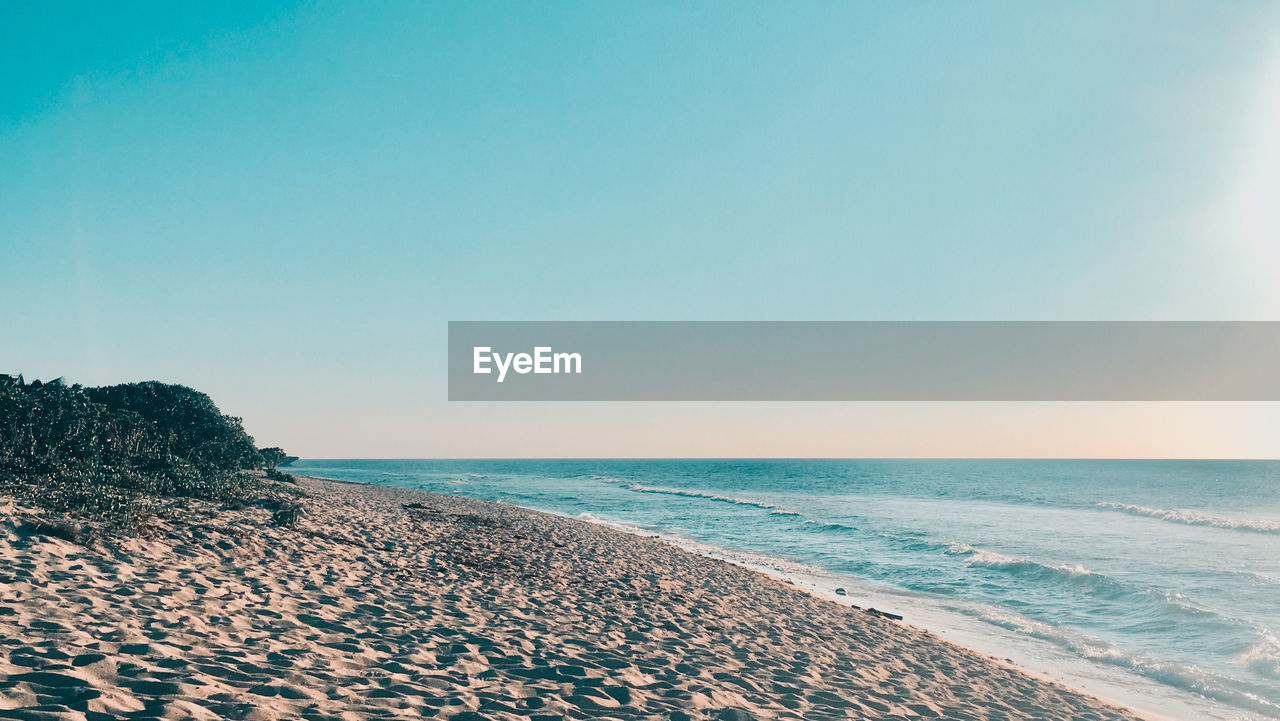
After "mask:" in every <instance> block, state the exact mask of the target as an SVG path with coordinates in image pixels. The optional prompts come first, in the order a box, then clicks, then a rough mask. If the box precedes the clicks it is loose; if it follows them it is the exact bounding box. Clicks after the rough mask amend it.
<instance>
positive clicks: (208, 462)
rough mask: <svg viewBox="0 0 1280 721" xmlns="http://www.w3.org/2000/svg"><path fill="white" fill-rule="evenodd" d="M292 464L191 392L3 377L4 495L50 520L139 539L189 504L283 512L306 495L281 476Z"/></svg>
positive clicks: (165, 386) (0, 463) (0, 447)
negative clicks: (137, 534)
mask: <svg viewBox="0 0 1280 721" xmlns="http://www.w3.org/2000/svg"><path fill="white" fill-rule="evenodd" d="M289 458H290V457H289V456H288V455H287V454H285V453H284V451H283V450H281V449H279V448H269V449H265V452H264V450H263V449H259V448H258V447H257V446H256V445H255V444H254V441H253V438H251V437H250V436H249V434H248V433H246V432H245V430H244V426H243V425H242V423H241V420H240V419H239V418H235V417H233V416H229V415H226V414H224V413H222V412H221V411H220V410H219V409H218V407H217V406H216V405H215V404H214V402H213V400H212V399H211V398H209V396H208V395H206V394H204V393H201V392H199V391H196V390H194V389H192V388H188V387H186V386H182V385H175V384H170V383H160V382H156V381H148V382H143V383H127V384H121V385H112V386H103V387H84V386H81V385H78V384H77V385H68V384H66V383H64V382H63V381H62V380H61V379H57V380H53V381H49V382H41V381H39V380H33V381H30V382H28V381H26V380H25V379H24V378H23V377H22V376H21V375H17V376H11V375H0V494H4V495H9V496H12V497H14V498H15V499H16V500H18V501H19V502H21V503H24V504H30V505H33V506H37V507H39V508H42V509H45V510H47V511H51V512H55V513H62V514H68V515H70V516H74V517H79V518H84V519H89V520H93V521H97V522H99V523H100V524H103V525H105V526H107V527H110V528H113V529H133V530H137V529H139V528H140V527H141V526H143V525H145V523H146V522H147V521H148V520H149V519H152V518H154V517H156V516H157V515H158V514H159V515H160V516H161V517H174V516H175V515H180V514H181V511H182V505H181V504H180V503H177V504H176V505H175V503H176V501H178V500H181V499H200V500H204V501H212V502H215V503H221V504H231V503H235V504H240V505H242V506H246V507H247V506H253V505H259V506H262V505H264V504H266V503H272V504H278V503H279V502H280V501H279V500H278V499H280V498H289V499H296V498H297V497H298V496H299V495H300V491H299V490H298V489H297V487H296V486H292V485H290V486H287V487H286V486H285V485H284V484H281V483H279V481H280V480H285V479H286V478H285V474H281V473H279V472H278V471H276V470H275V469H276V466H278V465H281V464H282V463H286V462H288V459H289ZM263 471H269V472H270V473H271V474H272V476H273V477H272V478H268V477H266V476H265V475H264V474H263ZM289 480H291V479H289ZM290 502H296V500H291V501H290ZM161 510H164V512H163V513H161V512H160V511H161ZM299 515H300V512H299Z"/></svg>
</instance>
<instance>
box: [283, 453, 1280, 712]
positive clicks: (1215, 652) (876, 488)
mask: <svg viewBox="0 0 1280 721" xmlns="http://www.w3.org/2000/svg"><path fill="white" fill-rule="evenodd" d="M287 470H289V471H290V472H294V473H300V474H307V475H315V476H321V477H326V478H334V479H339V480H345V481H355V482H363V483H373V484H383V485H392V486H403V487H407V488H417V489H423V490H427V491H433V492H436V493H446V494H454V495H460V496H467V497H471V498H478V499H483V500H487V501H501V502H503V503H510V504H514V505H517V506H523V507H526V508H532V509H537V510H541V511H547V512H550V513H554V514H560V515H564V516H569V517H573V518H578V519H581V520H584V521H588V522H592V523H601V524H607V525H611V526H614V527H616V528H619V529H621V530H624V531H627V532H631V533H637V534H643V535H648V536H658V537H661V538H663V539H665V540H667V541H669V542H671V543H674V544H677V545H680V546H683V547H685V548H687V549H689V550H692V551H695V552H698V553H703V554H706V555H710V556H713V557H717V558H722V559H725V560H728V561H731V562H734V563H738V564H741V565H745V566H748V567H751V568H754V569H757V570H760V571H762V572H765V573H769V574H772V575H774V576H777V577H778V578H780V579H783V580H784V581H787V582H791V583H793V584H795V585H796V586H797V587H799V588H801V589H803V590H806V591H808V592H811V593H814V594H817V595H820V596H824V597H827V598H830V599H832V600H833V601H834V602H838V603H849V604H855V605H859V606H862V607H874V608H876V609H879V610H882V611H887V612H890V613H895V614H900V615H902V616H904V621H903V622H904V623H908V624H911V625H914V626H918V627H921V628H925V629H927V630H929V631H930V632H931V633H935V634H937V635H939V636H942V637H944V638H947V639H949V640H953V641H955V642H957V643H960V644H963V645H966V646H968V647H970V648H973V649H975V650H977V651H980V652H982V653H985V654H989V655H992V656H995V657H997V658H999V659H1007V660H1009V661H1012V662H1013V663H1015V664H1017V665H1018V666H1020V667H1022V668H1024V669H1026V670H1027V671H1029V672H1031V673H1033V674H1037V675H1041V676H1045V677H1049V678H1052V679H1055V680H1058V681H1061V682H1063V683H1065V684H1067V685H1069V686H1072V687H1074V688H1078V689H1081V690H1083V691H1086V692H1088V693H1091V694H1093V695H1096V696H1099V697H1102V698H1104V699H1107V700H1111V701H1114V702H1116V703H1120V704H1123V705H1126V706H1129V707H1131V708H1134V709H1135V710H1138V711H1139V712H1142V713H1144V714H1146V715H1148V716H1149V717H1153V718H1168V719H1179V720H1183V719H1185V720H1188V721H1190V720H1193V719H1194V720H1196V721H1199V720H1200V719H1238V720H1247V719H1256V720H1262V719H1280V462H1277V461H1163V460H1160V461H1129V460H756V459H750V460H732V459H726V460H703V459H699V460H302V461H298V462H296V463H295V464H293V465H292V466H290V467H289V468H288V469H287ZM731 591H732V589H726V592H731Z"/></svg>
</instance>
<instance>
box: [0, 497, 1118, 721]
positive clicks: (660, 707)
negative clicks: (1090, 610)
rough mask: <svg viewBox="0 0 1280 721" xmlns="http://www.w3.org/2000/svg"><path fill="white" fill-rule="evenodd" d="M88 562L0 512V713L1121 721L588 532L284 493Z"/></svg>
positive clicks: (480, 506)
mask: <svg viewBox="0 0 1280 721" xmlns="http://www.w3.org/2000/svg"><path fill="white" fill-rule="evenodd" d="M300 483H302V484H303V485H304V486H305V487H306V488H307V490H308V491H309V492H310V493H311V495H312V498H311V499H310V501H309V502H308V506H309V511H308V513H307V515H306V516H304V518H303V519H302V521H301V522H299V523H298V524H297V526H296V527H295V528H278V527H274V526H271V525H269V523H268V521H269V516H270V514H269V513H268V512H267V511H265V510H257V509H246V510H239V511H225V510H224V511H221V512H219V513H216V514H210V515H209V516H208V517H207V518H204V519H202V520H195V521H182V522H180V523H177V522H175V523H162V524H161V525H160V526H158V527H157V528H156V529H155V532H154V534H153V536H152V537H151V538H149V539H129V540H127V541H124V542H122V543H121V544H120V545H119V546H118V547H115V548H113V547H110V546H97V547H85V546H81V545H79V544H76V543H73V542H71V541H67V540H63V539H61V538H57V537H50V536H47V535H43V534H38V533H33V532H32V528H31V525H30V517H29V513H30V509H25V508H23V507H20V506H15V505H13V504H11V503H10V504H9V505H7V506H6V505H3V503H0V557H3V558H4V564H3V566H0V718H15V719H107V718H148V719H150V718H166V719H187V718H193V719H352V720H354V719H374V718H388V719H389V718H397V719H398V718H422V717H427V718H446V719H529V718H533V719H552V718H575V719H631V718H637V719H640V718H643V719H753V718H756V719H807V720H813V719H835V718H841V719H843V718H858V719H908V718H935V717H942V718H948V719H1133V718H1136V717H1135V716H1133V715H1132V714H1130V713H1129V712H1126V711H1124V710H1121V709H1117V708H1115V707H1112V706H1109V705H1107V704H1105V703H1103V702H1100V701H1098V700H1096V699H1093V698H1090V697H1088V696H1085V695H1083V694H1080V693H1077V692H1074V691H1072V690H1070V689H1067V688H1064V687H1062V686H1060V685H1057V684H1054V683H1051V682H1048V681H1045V680H1041V679H1038V678H1033V677H1031V676H1029V675H1026V674H1024V673H1022V672H1020V671H1018V670H1016V669H1014V668H1011V667H1009V666H1007V665H1004V664H1001V663H998V662H996V661H995V660H992V659H988V658H986V657H983V656H981V655H979V654H976V653H974V652H971V651H968V650H966V649H963V648H960V647H958V646H955V645H953V644H950V643H947V642H945V641H942V640H940V639H937V638H936V637H933V636H931V635H929V634H927V633H925V632H923V631H920V630H917V629H915V628H912V627H910V626H909V625H906V624H903V623H899V622H896V621H893V620H890V619H886V618H882V617H879V616H876V615H873V614H871V613H867V612H865V611H861V610H857V609H852V608H849V607H847V606H843V605H839V604H836V603H832V602H829V601H825V600H822V599H818V598H815V597H813V596H810V595H808V594H806V593H803V592H801V591H799V590H796V589H794V588H791V587H789V586H788V585H787V584H785V583H784V582H782V581H779V580H776V579H773V578H769V577H766V576H764V575H762V574H759V573H756V572H753V571H750V570H747V569H744V568H740V567H737V566H734V565H731V564H728V563H724V562H721V561H717V560H713V559H708V558H704V557H701V556H698V555H695V554H691V553H688V552H685V551H682V550H679V549H677V548H674V547H672V546H670V545H667V544H665V543H662V542H660V541H657V540H652V539H647V538H642V537H637V536H633V535H628V534H625V533H622V532H619V531H615V530H612V529H609V528H606V527H602V526H597V525H592V524H588V523H584V522H579V521H576V520H572V519H566V518H561V517H558V516H552V515H548V514H543V513H538V512H534V511H528V510H525V509H521V508H516V507H513V506H507V505H502V504H493V503H487V502H482V501H475V500H470V499H464V498H457V497H452V496H440V495H434V494H429V493H424V492H418V491H412V490H406V489H398V488H388V487H380V486H360V485H350V484H343V483H336V482H329V481H322V480H318V479H301V480H300Z"/></svg>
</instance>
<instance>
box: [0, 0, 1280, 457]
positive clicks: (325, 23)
mask: <svg viewBox="0 0 1280 721" xmlns="http://www.w3.org/2000/svg"><path fill="white" fill-rule="evenodd" d="M1275 198H1280V5H1277V4H1276V3H1274V2H1269V1H1268V2H1239V3H1215V2H1207V1H1206V2H1194V3H1187V2H1129V3H1107V2H1079V3H1048V4H1047V3H1034V4H1033V3H1018V2H998V3H997V2H975V3H964V4H960V3H923V2H921V3H914V2H904V3H869V2H867V3H857V2H855V3H751V2H744V3H723V4H715V3H696V4H694V3H663V2H646V3H631V4H623V3H591V2H582V3H570V2H567V3H555V4H551V3H544V4H537V3H487V4H481V3H447V2H445V3H409V2H406V3H381V2H369V3H347V4H339V3H328V2H302V3H299V2H276V3H272V2H246V3H235V2H227V3H208V4H201V5H199V6H191V5H190V4H184V3H178V4H174V3H160V2H154V3H147V2H139V3H131V4H129V6H128V7H125V8H121V7H114V6H113V7H108V6H105V5H103V4H101V3H59V2H51V3H23V4H18V3H7V4H4V5H3V6H0V308H3V309H4V310H5V320H4V322H3V323H0V372H9V373H19V372H20V373H24V374H25V375H26V376H27V377H29V378H30V377H39V378H52V377H57V376H63V377H65V378H67V379H68V380H69V381H72V382H80V383H84V384H87V385H96V384H105V383H115V382H124V381H134V380H147V379H158V380H164V381H170V382H180V383H184V384H186V385H190V386H192V387H195V388H198V389H200V390H204V391H206V392H208V393H209V394H210V395H211V396H213V398H214V400H215V401H216V402H218V404H219V405H220V406H221V407H222V408H223V409H224V410H225V411H227V412H229V413H231V414H233V415H237V416H240V417H243V418H244V420H245V425H246V427H247V428H248V429H249V431H250V432H251V433H252V434H253V435H254V436H255V437H256V438H257V439H258V440H259V442H260V443H262V444H266V445H281V446H284V447H285V448H287V449H289V450H291V451H292V452H294V453H297V454H299V455H303V456H306V457H492V456H497V457H504V456H508V457H531V456H574V457H586V456H610V457H614V456H659V457H669V456H711V457H717V456H834V457H839V456H946V457H956V456H1052V457H1066V456H1086V457H1089V456H1107V457H1114V456H1121V457H1124V456H1137V457H1268V458H1275V457H1278V456H1280V432H1277V431H1280V407H1278V406H1280V404H1275V403H1236V404H1204V403H1202V404H1194V403H1192V404H1178V403H1150V404H1126V403H1021V404H1018V403H1011V404H1000V403H898V404H892V403H890V404H869V403H862V404H857V403H771V404H764V403H759V404H757V403H724V404H719V403H637V404H615V403H603V404H599V403H597V404H579V403H559V404H556V403H529V404H514V403H499V404H467V403H449V402H448V401H447V400H446V375H445V369H446V356H445V340H446V328H447V327H446V323H447V321H449V320H926V319H927V320H1280V282H1277V281H1280V203H1277V202H1276V201H1275V200H1274V199H1275Z"/></svg>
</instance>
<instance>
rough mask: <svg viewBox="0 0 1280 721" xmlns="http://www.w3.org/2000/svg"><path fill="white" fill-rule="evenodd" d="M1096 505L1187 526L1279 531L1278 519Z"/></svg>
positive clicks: (1181, 510)
mask: <svg viewBox="0 0 1280 721" xmlns="http://www.w3.org/2000/svg"><path fill="white" fill-rule="evenodd" d="M1098 507H1099V508H1107V509H1111V510H1115V511H1120V512H1122V513H1128V514H1129V515H1131V516H1145V517H1147V518H1156V519H1159V520H1161V521H1168V522H1170V523H1181V524H1183V525H1187V526H1208V527H1210V528H1223V529H1226V530H1230V531H1250V532H1253V533H1280V521H1272V520H1267V519H1263V518H1237V517H1235V516H1225V515H1222V514H1218V513H1205V512H1203V511H1188V510H1184V509H1179V508H1149V507H1147V506H1135V505H1133V504H1131V503H1115V502H1113V501H1101V502H1099V503H1098Z"/></svg>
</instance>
